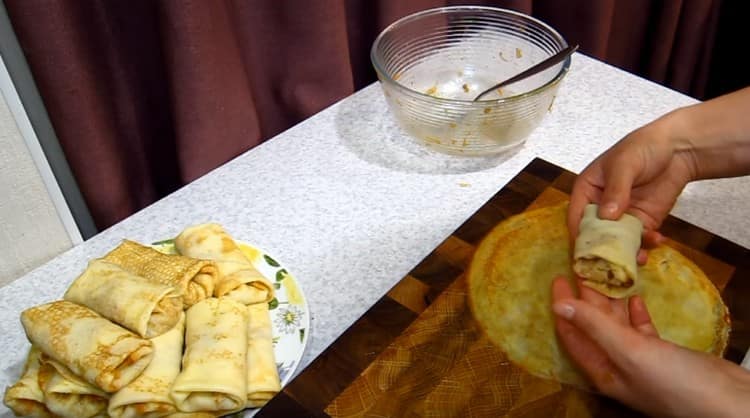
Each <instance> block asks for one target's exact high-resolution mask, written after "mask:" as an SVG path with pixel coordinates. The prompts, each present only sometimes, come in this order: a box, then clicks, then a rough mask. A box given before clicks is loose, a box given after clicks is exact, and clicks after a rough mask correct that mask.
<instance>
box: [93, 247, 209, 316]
mask: <svg viewBox="0 0 750 418" xmlns="http://www.w3.org/2000/svg"><path fill="white" fill-rule="evenodd" d="M104 260H106V261H109V262H112V263H115V264H118V265H120V266H122V267H123V268H124V269H126V270H130V271H132V272H133V273H135V274H138V275H139V276H143V277H145V278H146V279H148V280H151V281H153V282H156V283H161V284H166V285H170V286H176V287H178V288H179V289H180V290H181V291H182V298H183V302H184V304H185V307H190V306H192V305H193V304H195V303H197V302H200V301H201V300H203V299H205V298H208V297H211V295H212V294H213V291H214V285H215V283H216V280H217V278H218V275H219V272H218V270H217V268H216V265H215V264H214V263H213V262H212V261H209V260H198V259H195V258H190V257H185V256H181V255H176V254H163V253H161V252H159V251H157V250H155V249H153V248H151V247H147V246H144V245H141V244H139V243H137V242H134V241H129V240H124V241H123V242H122V243H121V244H120V245H119V246H118V247H117V248H115V249H114V250H112V251H110V253H109V254H107V255H106V256H105V257H104Z"/></svg>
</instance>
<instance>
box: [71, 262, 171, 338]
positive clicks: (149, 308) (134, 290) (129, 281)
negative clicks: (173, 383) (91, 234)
mask: <svg viewBox="0 0 750 418" xmlns="http://www.w3.org/2000/svg"><path fill="white" fill-rule="evenodd" d="M63 299H65V300H67V301H70V302H73V303H77V304H79V305H83V306H86V307H88V308H89V309H92V310H93V311H95V312H96V313H98V314H99V315H101V316H103V317H105V318H107V319H109V320H110V321H112V322H114V323H116V324H119V325H122V326H123V327H125V328H127V329H129V330H131V331H133V332H135V333H137V334H138V335H140V336H141V337H145V338H152V337H156V336H158V335H161V334H163V333H165V332H167V331H168V330H170V329H172V328H173V327H174V326H175V324H177V321H178V320H179V319H180V315H182V296H181V294H180V291H179V290H178V289H177V288H175V287H173V286H168V285H165V284H161V283H154V282H151V281H149V280H146V279H144V278H143V277H141V276H137V275H135V274H133V273H131V272H129V271H127V270H124V269H123V268H122V267H120V266H118V265H117V264H113V263H109V262H107V261H104V260H93V261H91V262H90V263H89V265H88V267H87V268H86V270H85V271H84V272H83V273H82V274H81V275H80V276H78V278H77V279H76V280H75V281H74V282H73V284H71V285H70V287H69V288H68V291H67V292H65V296H63Z"/></svg>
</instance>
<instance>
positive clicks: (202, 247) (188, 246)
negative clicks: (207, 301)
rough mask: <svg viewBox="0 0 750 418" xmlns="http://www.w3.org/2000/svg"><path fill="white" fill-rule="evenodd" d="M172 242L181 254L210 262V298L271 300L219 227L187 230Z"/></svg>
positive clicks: (264, 284) (261, 281)
mask: <svg viewBox="0 0 750 418" xmlns="http://www.w3.org/2000/svg"><path fill="white" fill-rule="evenodd" d="M174 243H175V247H176V248H177V251H179V252H180V254H182V255H186V256H188V257H194V258H203V259H207V260H214V262H215V263H216V266H217V267H218V268H219V281H218V282H217V284H216V287H215V288H214V296H216V297H222V296H227V297H230V298H232V299H235V300H237V301H238V302H241V303H244V304H246V305H249V304H252V303H260V302H268V301H270V300H271V299H273V286H272V285H271V283H269V282H268V280H266V278H265V277H263V275H262V274H261V273H260V272H259V271H258V270H256V269H255V267H253V265H252V263H250V260H248V259H247V258H246V257H245V255H244V254H242V251H241V250H240V248H239V247H238V246H237V244H236V243H235V242H234V240H233V239H232V237H231V236H230V235H229V234H228V233H227V232H226V231H225V230H224V228H222V227H221V225H219V224H215V223H208V224H201V225H195V226H191V227H188V228H186V229H185V230H184V231H182V233H180V235H178V236H177V238H175V241H174Z"/></svg>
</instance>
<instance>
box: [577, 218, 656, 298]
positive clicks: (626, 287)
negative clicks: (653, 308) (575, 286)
mask: <svg viewBox="0 0 750 418" xmlns="http://www.w3.org/2000/svg"><path fill="white" fill-rule="evenodd" d="M597 209H598V206H597V205H594V204H589V205H587V206H586V208H585V209H584V212H583V219H581V224H580V227H579V233H578V237H577V238H576V242H575V250H574V253H573V260H574V261H573V270H574V271H575V272H576V274H578V275H579V276H581V277H582V278H583V279H584V280H583V284H584V285H586V286H588V287H591V288H593V289H595V290H597V291H599V292H601V293H603V294H605V295H607V296H609V297H613V298H623V297H627V296H630V295H632V294H634V293H635V292H636V291H637V289H638V285H637V280H638V265H637V264H636V256H637V255H638V249H639V248H640V247H641V234H642V233H643V224H642V223H641V221H640V220H639V219H638V218H636V217H635V216H632V215H628V214H623V215H622V216H621V217H620V219H618V220H616V221H612V220H608V219H599V218H598V216H597Z"/></svg>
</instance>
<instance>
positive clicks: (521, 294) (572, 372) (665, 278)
mask: <svg viewBox="0 0 750 418" xmlns="http://www.w3.org/2000/svg"><path fill="white" fill-rule="evenodd" d="M552 196H554V195H552ZM545 199H546V197H545V196H544V195H542V196H541V197H540V199H539V200H541V201H544V200H545ZM567 213H568V207H567V203H566V202H563V203H562V204H559V205H555V206H548V207H543V208H541V209H533V210H532V209H529V210H527V211H525V212H523V213H521V214H519V215H515V216H512V217H509V218H507V219H505V220H503V221H502V222H501V223H499V224H498V225H497V226H495V227H494V228H493V229H492V230H491V231H490V232H489V233H488V234H487V235H486V236H485V237H484V239H482V241H481V243H480V244H479V245H478V246H477V248H476V250H475V252H474V256H473V257H472V261H471V264H470V266H469V270H468V273H467V280H468V285H467V291H468V298H469V304H470V306H471V311H472V313H473V314H474V318H475V319H476V321H477V324H478V325H479V327H480V329H481V330H482V332H483V334H485V335H486V336H487V337H488V338H489V340H490V341H492V343H493V344H495V345H496V346H498V347H499V348H500V349H501V350H502V351H503V352H504V353H505V354H506V355H507V357H508V359H509V360H510V361H511V362H513V363H514V364H515V365H517V366H519V367H521V368H522V369H523V370H525V371H527V372H529V373H532V374H533V375H535V376H541V377H544V378H548V379H556V380H558V381H561V382H564V383H569V384H573V385H576V386H579V387H588V388H590V384H589V381H588V380H587V379H586V378H585V377H584V375H583V374H582V372H581V371H580V369H579V368H578V367H576V366H575V364H574V363H573V362H572V360H571V359H570V358H569V356H568V354H567V352H566V351H565V350H564V348H563V347H562V346H561V345H560V344H559V340H558V338H557V336H556V333H555V315H554V314H553V312H552V309H550V306H551V305H552V281H553V280H554V278H555V277H557V276H564V277H568V278H570V277H572V276H573V271H572V269H571V262H570V260H571V250H572V248H570V239H569V232H568V228H567ZM638 280H639V283H638V286H639V289H638V293H639V295H640V296H641V297H642V298H643V301H644V302H645V303H646V306H647V307H648V311H649V313H650V315H651V319H652V322H653V324H654V326H655V327H656V329H657V331H658V332H659V337H660V338H662V339H664V340H666V341H670V342H672V343H675V344H677V345H679V346H682V347H685V348H689V349H691V350H695V351H699V352H705V353H710V354H713V355H715V356H719V357H720V356H721V355H722V353H723V352H724V349H725V348H726V346H727V342H728V340H729V331H730V329H731V324H730V322H729V318H730V316H729V311H728V310H727V307H726V305H724V303H723V301H722V299H721V295H720V294H719V291H718V290H717V289H716V287H715V286H714V285H713V283H712V282H711V280H709V278H708V277H707V276H706V275H705V274H704V273H703V272H702V271H701V270H700V268H698V266H696V265H695V264H694V263H693V262H692V261H690V260H689V259H687V258H686V257H685V256H683V255H682V254H680V253H679V252H678V251H677V250H675V249H673V248H670V247H668V246H666V245H660V246H658V247H657V248H654V249H652V250H651V251H650V253H649V257H648V261H647V263H646V264H645V265H643V266H639V271H638Z"/></svg>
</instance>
